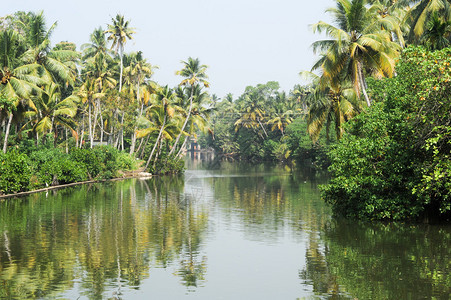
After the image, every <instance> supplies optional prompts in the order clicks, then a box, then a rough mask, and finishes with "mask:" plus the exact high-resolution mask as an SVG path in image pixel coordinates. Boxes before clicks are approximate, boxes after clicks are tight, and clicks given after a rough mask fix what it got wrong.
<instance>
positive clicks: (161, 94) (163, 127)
mask: <svg viewBox="0 0 451 300" xmlns="http://www.w3.org/2000/svg"><path fill="white" fill-rule="evenodd" d="M153 96H154V97H153V104H152V105H151V106H150V107H149V108H148V109H147V112H146V116H147V121H146V120H144V123H145V125H146V128H144V129H142V130H139V131H138V132H137V137H138V138H142V137H145V136H147V135H149V134H151V133H153V132H156V131H158V136H157V138H156V141H155V144H154V146H153V148H152V151H151V152H150V155H149V158H148V159H147V162H146V166H145V168H146V169H147V168H148V167H149V164H150V162H151V161H152V158H153V155H154V153H155V150H156V148H157V147H158V145H160V143H161V139H162V138H163V137H164V138H166V139H168V140H172V138H173V137H172V134H171V132H172V131H173V130H174V128H173V127H174V123H173V122H171V121H170V120H171V119H172V118H174V117H175V116H176V115H175V112H176V110H177V107H175V106H174V103H175V102H176V99H177V94H176V93H174V91H173V90H172V89H170V88H169V87H168V86H165V87H164V88H161V89H159V90H158V91H157V93H156V94H154V95H153ZM141 120H142V119H141Z"/></svg>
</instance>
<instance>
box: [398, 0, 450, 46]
mask: <svg viewBox="0 0 451 300" xmlns="http://www.w3.org/2000/svg"><path fill="white" fill-rule="evenodd" d="M408 3H409V4H413V7H412V8H411V9H410V10H409V12H408V14H407V16H406V19H407V20H408V22H409V25H410V31H409V36H408V37H409V41H410V42H411V43H418V41H419V40H420V39H421V36H422V35H423V33H424V31H425V30H426V29H427V24H428V22H429V21H430V20H431V18H433V16H434V15H435V14H440V15H441V16H444V17H445V21H449V20H450V17H451V7H450V3H449V1H448V0H420V1H417V0H410V1H408Z"/></svg>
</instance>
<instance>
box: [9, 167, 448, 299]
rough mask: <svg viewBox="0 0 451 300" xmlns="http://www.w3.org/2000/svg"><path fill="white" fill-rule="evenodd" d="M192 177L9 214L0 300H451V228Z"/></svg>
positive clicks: (59, 196)
mask: <svg viewBox="0 0 451 300" xmlns="http://www.w3.org/2000/svg"><path fill="white" fill-rule="evenodd" d="M187 166H188V170H187V172H186V173H185V175H184V176H180V177H164V178H152V179H148V180H137V179H133V180H124V181H116V182H110V183H104V184H93V185H85V186H78V187H72V188H68V189H61V190H57V191H51V192H48V193H41V194H34V195H32V196H29V197H25V198H20V199H12V200H7V201H3V202H0V298H1V299H33V298H36V299H185V298H187V299H189V298H191V299H451V298H450V294H451V227H450V226H449V225H423V224H421V225H416V224H399V223H397V224H393V223H390V224H381V223H373V224H364V223H357V222H350V221H346V220H337V219H334V218H332V217H331V212H330V209H329V208H328V207H327V206H325V205H324V203H323V202H322V201H321V200H320V199H319V194H318V184H321V183H324V182H326V179H324V178H321V176H318V175H314V174H311V173H308V172H306V171H302V170H300V171H296V172H295V171H292V170H290V169H289V168H286V167H283V166H264V165H251V164H237V163H226V162H223V163H218V162H216V163H212V162H210V163H205V162H201V161H188V163H187Z"/></svg>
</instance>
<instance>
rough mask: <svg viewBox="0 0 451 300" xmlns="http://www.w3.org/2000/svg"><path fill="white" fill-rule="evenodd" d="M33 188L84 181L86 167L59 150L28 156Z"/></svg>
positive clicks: (44, 151) (43, 150) (35, 152)
mask: <svg viewBox="0 0 451 300" xmlns="http://www.w3.org/2000/svg"><path fill="white" fill-rule="evenodd" d="M30 162H31V165H32V170H33V174H34V176H33V181H32V185H33V186H34V187H45V186H52V185H58V184H67V183H72V182H79V181H84V180H86V179H87V169H86V165H84V164H78V163H77V162H76V161H73V160H71V158H70V157H69V155H67V154H66V153H63V152H62V151H61V150H60V149H56V148H49V149H42V150H38V151H34V152H32V153H31V154H30Z"/></svg>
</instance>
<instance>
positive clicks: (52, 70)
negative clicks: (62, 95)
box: [23, 12, 80, 86]
mask: <svg viewBox="0 0 451 300" xmlns="http://www.w3.org/2000/svg"><path fill="white" fill-rule="evenodd" d="M25 25H26V33H27V35H26V36H27V46H28V47H29V50H27V51H26V52H25V53H24V55H23V57H24V59H25V61H26V62H27V63H29V64H33V63H36V64H39V65H40V66H41V67H42V68H41V70H40V72H39V76H40V77H42V78H43V79H44V80H45V81H46V82H55V83H59V84H60V85H66V84H68V85H71V86H73V85H74V81H75V76H76V72H77V69H76V66H75V61H77V60H78V59H79V57H80V55H79V53H77V52H76V51H73V50H68V49H51V48H50V36H51V34H52V32H53V30H54V29H55V27H56V22H55V23H53V24H52V26H50V28H49V29H48V30H47V29H46V24H45V19H44V16H43V12H41V13H39V14H33V13H32V14H31V17H30V19H29V23H28V24H25Z"/></svg>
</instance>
